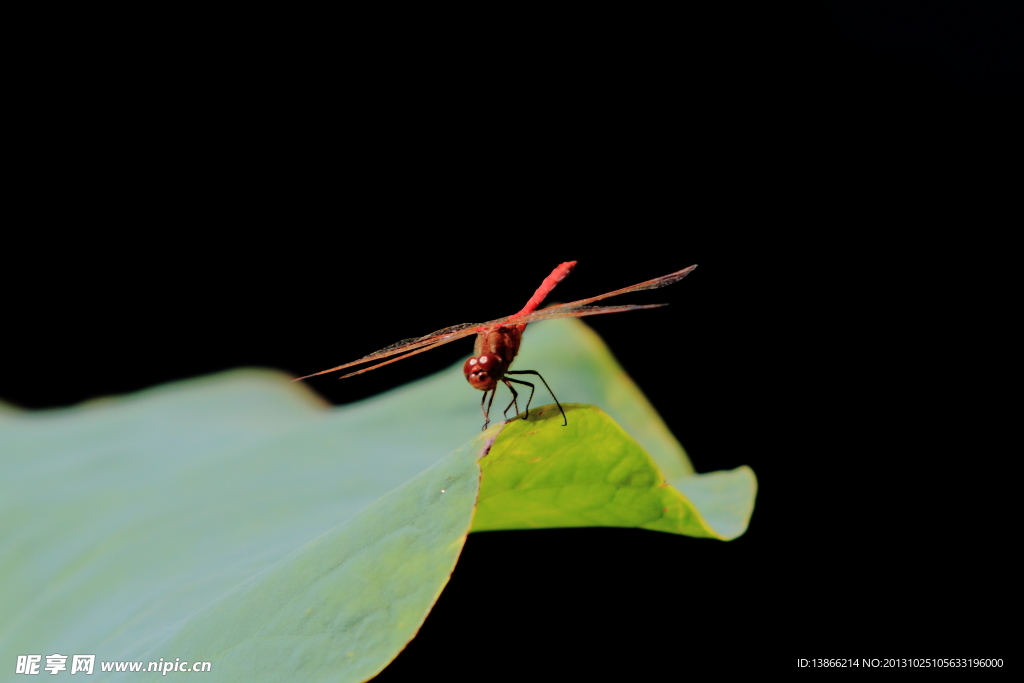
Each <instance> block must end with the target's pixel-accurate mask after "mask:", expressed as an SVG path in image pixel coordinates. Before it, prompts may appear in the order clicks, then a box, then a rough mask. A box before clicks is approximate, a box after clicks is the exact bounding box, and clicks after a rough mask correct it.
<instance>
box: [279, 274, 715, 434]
mask: <svg viewBox="0 0 1024 683" xmlns="http://www.w3.org/2000/svg"><path fill="white" fill-rule="evenodd" d="M575 267H576V261H566V262H565V263H562V264H559V266H558V267H557V268H555V269H554V270H553V271H551V274H550V275H548V276H547V277H546V278H544V282H542V283H541V285H540V287H538V288H537V291H536V292H534V294H533V296H532V297H530V300H529V301H527V302H526V306H524V307H523V309H522V310H521V311H519V312H518V313H514V314H512V315H509V316H505V317H504V318H498V319H497V320H490V321H488V322H484V323H463V324H462V325H453V326H452V327H446V328H444V329H442V330H438V331H436V332H431V333H430V334H427V335H424V336H422V337H412V338H410V339H403V340H402V341H400V342H396V343H394V344H392V345H391V346H386V347H384V348H383V349H381V350H380V351H374V352H373V353H371V354H369V355H366V356H363V357H362V358H360V359H358V360H354V361H352V362H350V363H345V364H344V365H338V366H336V367H333V368H329V369H327V370H321V371H320V372H314V373H313V374H312V375H306V376H305V377H298V378H296V379H295V380H293V381H296V382H297V381H299V380H303V379H309V378H310V377H316V376H317V375H324V374H327V373H328V372H336V371H338V370H345V369H347V368H351V367H355V366H358V365H363V364H365V363H372V362H373V361H378V360H381V359H383V358H390V360H385V361H383V362H381V363H376V364H375V365H371V366H369V367H365V368H362V369H361V370H355V371H353V372H349V373H348V374H345V375H342V376H341V377H339V378H338V379H345V378H346V377H352V376H354V375H361V374H362V373H364V372H369V371H370V370H376V369H377V368H379V367H383V366H385V365H389V364H390V363H397V362H398V361H400V360H404V359H406V358H408V357H410V356H415V355H416V354H418V353H423V352H425V351H430V350H431V349H436V348H437V347H438V346H442V345H444V344H450V343H451V342H453V341H456V340H459V339H462V338H464V337H469V336H471V335H474V334H475V335H476V346H475V347H474V350H473V357H472V358H469V359H467V360H466V362H465V363H464V364H463V366H462V372H463V374H464V375H465V376H466V380H467V381H468V382H469V384H470V385H471V386H472V387H473V388H474V389H479V390H480V391H482V392H484V395H483V397H482V398H481V399H480V409H481V410H482V411H483V414H484V426H483V428H484V429H487V426H488V425H489V424H490V421H491V420H490V413H491V405H492V404H493V403H494V395H495V393H497V391H498V384H499V383H502V384H504V385H505V386H506V387H508V389H509V391H511V392H512V402H511V403H509V404H508V406H507V407H506V408H505V412H504V413H503V415H504V416H505V417H506V418H507V417H508V411H509V408H511V407H512V406H515V408H516V414H518V413H519V403H518V399H519V394H518V393H517V392H516V390H515V387H513V386H512V384H520V385H525V386H528V387H530V398H528V399H527V401H526V412H525V413H524V414H523V419H524V420H525V419H527V417H528V416H529V414H530V402H531V401H532V400H533V393H534V391H535V390H536V387H535V386H534V385H533V384H532V383H531V382H525V381H523V380H520V379H514V378H512V377H509V375H536V376H537V377H538V378H540V381H541V382H543V383H544V387H545V388H546V389H547V390H548V393H549V394H551V398H553V399H555V405H556V406H558V410H559V411H560V412H561V414H562V421H563V422H562V426H563V427H564V426H567V425H568V424H569V420H568V418H567V417H566V416H565V410H563V409H562V404H561V403H559V402H558V399H557V398H555V393H554V392H553V391H551V387H550V386H548V383H547V381H546V380H545V379H544V377H542V376H541V374H540V373H539V372H537V371H536V370H510V369H509V366H511V365H512V361H513V360H515V357H516V354H518V353H519V346H520V344H521V343H522V339H523V330H525V329H526V326H527V325H528V324H530V323H536V322H540V321H542V320H555V319H556V318H583V317H585V316H589V315H604V314H606V313H623V312H625V311H639V310H642V309H645V308H659V307H661V306H667V305H668V304H643V305H635V304H632V305H627V306H591V305H590V304H592V303H594V302H595V301H600V300H601V299H607V298H609V297H613V296H618V295H620V294H628V293H629V292H639V291H642V290H645V289H659V288H661V287H666V286H668V285H671V284H674V283H676V282H679V281H680V280H682V279H683V278H684V277H686V276H687V275H689V274H690V273H691V272H692V271H693V269H694V268H696V267H697V266H696V264H694V265H692V266H690V267H689V268H683V269H682V270H677V271H676V272H674V273H669V274H668V275H662V276H661V277H656V278H654V279H653V280H647V281H646V282H641V283H639V284H636V285H631V286H629V287H623V288H622V289H616V290H615V291H613V292H608V293H607V294H601V295H599V296H592V297H590V298H589V299H580V300H579V301H571V302H569V303H567V304H556V305H554V306H549V307H548V308H544V309H541V310H537V308H538V307H539V306H540V305H541V304H542V303H543V302H544V299H545V298H547V296H548V294H550V293H551V290H553V289H554V288H555V286H556V285H558V283H559V282H561V281H562V280H564V279H565V278H566V277H567V276H568V275H569V273H571V272H572V270H573V268H575ZM392 356H395V357H394V358H392ZM488 393H490V395H491V397H490V400H487V394H488ZM485 403H486V407H485Z"/></svg>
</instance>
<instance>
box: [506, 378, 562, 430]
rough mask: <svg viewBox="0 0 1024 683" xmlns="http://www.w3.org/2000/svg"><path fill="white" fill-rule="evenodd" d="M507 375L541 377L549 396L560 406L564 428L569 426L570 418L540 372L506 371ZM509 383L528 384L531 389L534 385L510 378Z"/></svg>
mask: <svg viewBox="0 0 1024 683" xmlns="http://www.w3.org/2000/svg"><path fill="white" fill-rule="evenodd" d="M505 374H506V375H537V376H538V377H540V381H541V382H544V388H545V389H547V390H548V393H549V394H551V398H554V399H555V405H556V406H558V412H560V413H562V420H563V422H562V426H563V427H565V426H566V425H568V424H569V418H567V417H566V416H565V411H564V410H562V404H561V403H559V402H558V399H557V398H555V392H553V391H551V387H549V386H548V383H547V382H546V381H545V380H544V378H543V377H541V374H540V373H539V372H537V371H536V370H506V371H505ZM509 381H510V382H518V383H519V384H526V385H527V386H529V387H530V388H531V389H532V388H533V385H532V384H530V383H529V382H522V381H520V380H517V379H511V378H509ZM530 398H531V399H532V398H533V392H530ZM526 411H527V412H529V411H530V402H529V401H527V402H526Z"/></svg>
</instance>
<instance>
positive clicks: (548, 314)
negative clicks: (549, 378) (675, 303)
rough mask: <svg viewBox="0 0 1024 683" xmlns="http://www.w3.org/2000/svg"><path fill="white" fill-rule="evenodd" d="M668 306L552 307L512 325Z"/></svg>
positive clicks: (531, 314)
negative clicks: (566, 308)
mask: <svg viewBox="0 0 1024 683" xmlns="http://www.w3.org/2000/svg"><path fill="white" fill-rule="evenodd" d="M662 306H668V304H643V305H630V306H580V307H577V308H571V309H569V310H565V308H564V307H563V306H552V307H551V308H545V309H543V310H540V311H534V312H533V313H530V314H529V315H524V316H520V317H518V318H515V319H514V320H512V321H511V323H510V324H516V325H525V324H527V323H538V322H540V321H541V320H554V319H556V318H583V317H586V316H588V315H604V314H605V313H622V312H624V311H639V310H641V309H643V308H661V307H662Z"/></svg>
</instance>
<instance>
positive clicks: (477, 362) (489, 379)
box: [462, 353, 505, 391]
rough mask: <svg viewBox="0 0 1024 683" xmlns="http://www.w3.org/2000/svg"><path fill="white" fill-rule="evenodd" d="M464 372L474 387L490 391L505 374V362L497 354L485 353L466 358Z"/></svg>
mask: <svg viewBox="0 0 1024 683" xmlns="http://www.w3.org/2000/svg"><path fill="white" fill-rule="evenodd" d="M462 372H463V374H465V375H466V381H467V382H469V383H470V384H471V385H473V388H474V389H479V390H480V391H490V390H491V389H493V388H494V387H496V386H497V385H498V380H500V379H501V378H502V376H503V375H504V374H505V363H504V362H502V360H501V359H500V358H498V356H497V355H495V354H493V353H485V354H484V355H482V356H474V357H472V358H470V359H468V360H466V362H465V364H464V365H463V366H462Z"/></svg>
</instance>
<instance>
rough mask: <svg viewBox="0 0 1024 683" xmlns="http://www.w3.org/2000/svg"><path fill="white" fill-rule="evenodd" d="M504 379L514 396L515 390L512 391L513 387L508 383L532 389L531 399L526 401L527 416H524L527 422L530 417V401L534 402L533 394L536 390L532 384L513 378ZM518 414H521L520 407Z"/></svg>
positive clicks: (517, 407)
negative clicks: (523, 385)
mask: <svg viewBox="0 0 1024 683" xmlns="http://www.w3.org/2000/svg"><path fill="white" fill-rule="evenodd" d="M502 379H503V381H505V382H506V385H505V386H507V387H508V388H509V389H510V390H511V391H512V393H513V394H515V389H512V385H511V384H507V382H515V383H516V384H525V385H526V386H528V387H530V398H528V399H526V414H525V415H523V419H524V420H525V419H526V418H527V417H529V415H530V401H532V400H533V392H534V391H535V390H536V388H535V387H534V386H533V385H532V384H530V383H529V382H524V381H522V380H520V379H512V378H511V377H503V378H502ZM516 412H519V406H516Z"/></svg>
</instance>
